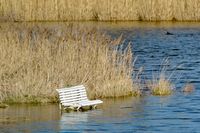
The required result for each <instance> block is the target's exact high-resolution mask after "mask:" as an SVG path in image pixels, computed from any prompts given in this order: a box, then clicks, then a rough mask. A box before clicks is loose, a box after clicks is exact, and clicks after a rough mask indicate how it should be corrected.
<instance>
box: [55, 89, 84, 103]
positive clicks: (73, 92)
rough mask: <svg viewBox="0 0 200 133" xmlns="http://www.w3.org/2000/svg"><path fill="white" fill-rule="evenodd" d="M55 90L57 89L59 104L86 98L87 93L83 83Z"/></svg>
mask: <svg viewBox="0 0 200 133" xmlns="http://www.w3.org/2000/svg"><path fill="white" fill-rule="evenodd" d="M56 90H57V91H58V94H59V98H60V102H61V104H75V103H77V102H78V101H83V100H88V98H87V93H86V90H85V87H84V86H83V85H79V86H73V87H69V88H62V89H56Z"/></svg>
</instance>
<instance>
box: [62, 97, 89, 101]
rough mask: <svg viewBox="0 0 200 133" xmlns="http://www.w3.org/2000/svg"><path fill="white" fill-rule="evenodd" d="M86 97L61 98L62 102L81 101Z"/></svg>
mask: <svg viewBox="0 0 200 133" xmlns="http://www.w3.org/2000/svg"><path fill="white" fill-rule="evenodd" d="M86 99H87V98H86V97H82V98H78V99H60V101H61V102H73V101H81V100H86Z"/></svg>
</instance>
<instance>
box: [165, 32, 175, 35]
mask: <svg viewBox="0 0 200 133" xmlns="http://www.w3.org/2000/svg"><path fill="white" fill-rule="evenodd" d="M165 34H166V35H174V34H173V33H171V32H168V31H166V33H165Z"/></svg>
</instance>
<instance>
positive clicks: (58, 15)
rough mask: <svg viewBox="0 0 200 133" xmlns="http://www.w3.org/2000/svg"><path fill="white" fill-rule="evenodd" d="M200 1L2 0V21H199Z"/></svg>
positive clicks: (0, 6)
mask: <svg viewBox="0 0 200 133" xmlns="http://www.w3.org/2000/svg"><path fill="white" fill-rule="evenodd" d="M199 3H200V0H0V18H1V20H13V21H67V20H102V21H112V20H150V21H160V20H178V21H199V20H200V4H199Z"/></svg>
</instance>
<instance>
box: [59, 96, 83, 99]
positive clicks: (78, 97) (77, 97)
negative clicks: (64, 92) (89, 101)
mask: <svg viewBox="0 0 200 133" xmlns="http://www.w3.org/2000/svg"><path fill="white" fill-rule="evenodd" d="M80 98H87V96H74V97H60V100H70V99H80Z"/></svg>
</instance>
